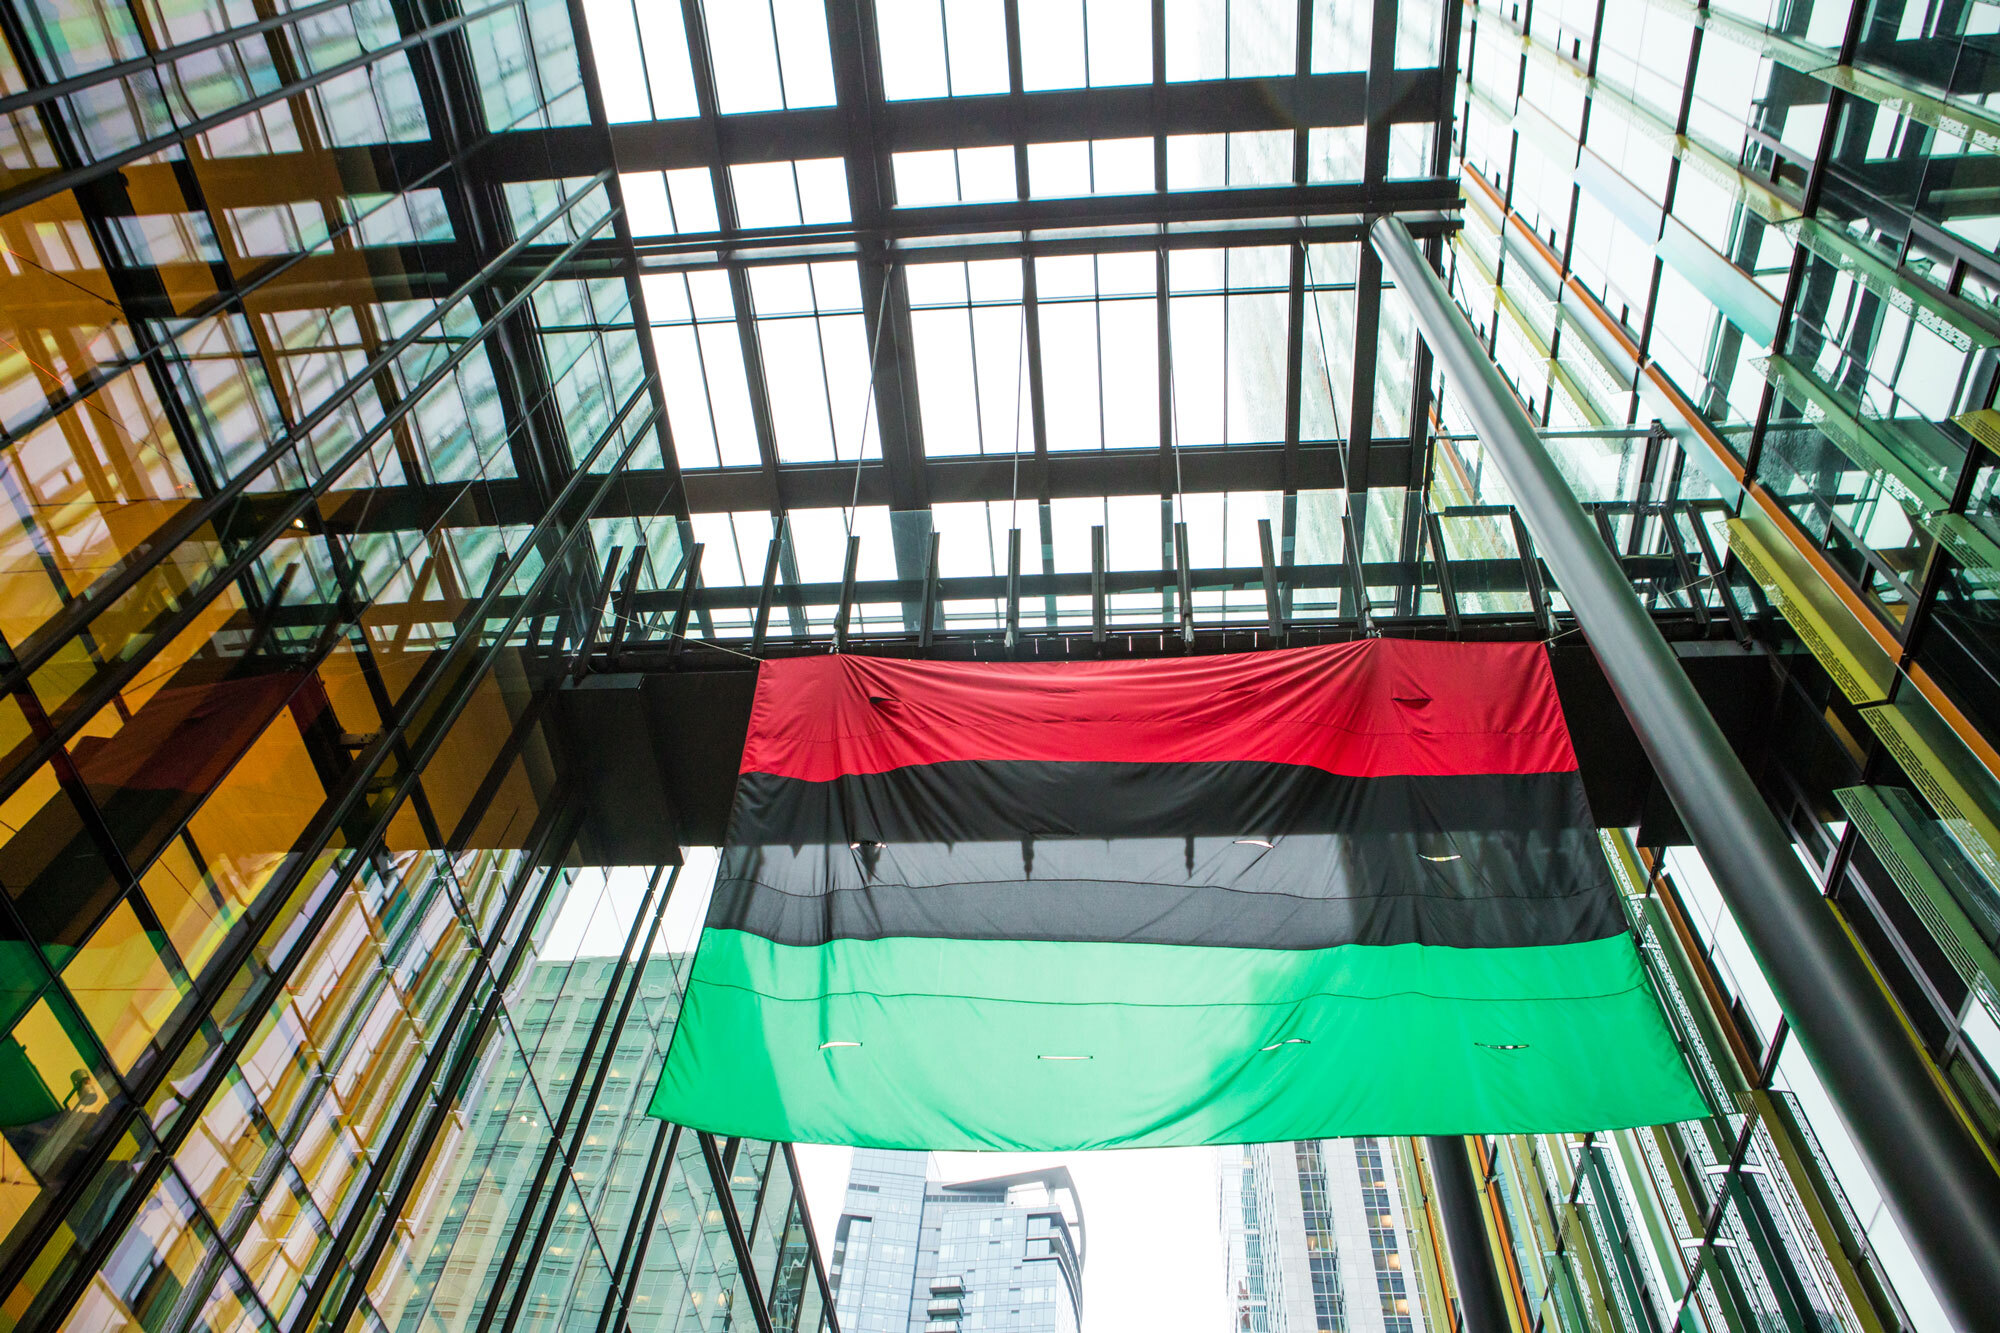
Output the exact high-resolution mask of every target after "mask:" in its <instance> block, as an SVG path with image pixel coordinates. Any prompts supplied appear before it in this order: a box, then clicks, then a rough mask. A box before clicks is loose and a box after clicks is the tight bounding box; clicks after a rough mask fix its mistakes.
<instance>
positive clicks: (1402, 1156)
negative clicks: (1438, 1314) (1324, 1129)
mask: <svg viewBox="0 0 2000 1333" xmlns="http://www.w3.org/2000/svg"><path fill="white" fill-rule="evenodd" d="M1216 1167H1217V1176H1218V1180H1219V1183H1220V1189H1219V1192H1218V1194H1219V1199H1220V1203H1221V1208H1222V1213H1221V1219H1222V1233H1223V1240H1224V1246H1225V1253H1226V1255H1227V1262H1226V1269H1225V1273H1224V1280H1225V1284H1226V1287H1227V1290H1228V1298H1227V1299H1228V1309H1229V1327H1230V1328H1232V1329H1234V1330H1237V1333H1423V1331H1424V1330H1425V1329H1428V1328H1431V1327H1433V1326H1434V1325H1433V1323H1432V1316H1431V1309H1432V1307H1431V1306H1430V1305H1429V1303H1428V1302H1429V1300H1430V1298H1431V1293H1432V1292H1434V1291H1435V1290H1436V1288H1435V1285H1434V1284H1435V1282H1436V1280H1437V1275H1436V1265H1435V1263H1434V1262H1433V1261H1432V1258H1431V1256H1432V1254H1433V1253H1434V1251H1433V1249H1432V1239H1431V1224H1430V1222H1429V1221H1428V1219H1427V1217H1426V1215H1425V1214H1424V1212H1423V1207H1424V1204H1423V1194H1422V1191H1421V1190H1420V1189H1418V1188H1416V1187H1415V1184H1414V1181H1413V1177H1414V1175H1415V1173H1416V1172H1417V1170H1418V1167H1417V1162H1416V1159H1415V1157H1414V1156H1413V1155H1412V1154H1411V1152H1410V1149H1409V1147H1408V1145H1407V1142H1405V1141H1399V1140H1392V1139H1381V1138H1359V1139H1305V1140H1301V1141H1299V1142H1296V1143H1259V1144H1246V1145H1244V1146H1243V1147H1240V1148H1220V1149H1217V1150H1216Z"/></svg>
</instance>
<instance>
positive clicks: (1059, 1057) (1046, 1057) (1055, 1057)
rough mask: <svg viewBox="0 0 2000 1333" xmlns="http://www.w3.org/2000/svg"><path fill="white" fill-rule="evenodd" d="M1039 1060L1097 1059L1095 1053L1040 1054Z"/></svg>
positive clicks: (1037, 1057)
mask: <svg viewBox="0 0 2000 1333" xmlns="http://www.w3.org/2000/svg"><path fill="white" fill-rule="evenodd" d="M1035 1058H1036V1059H1037V1060H1095V1059H1096V1058H1097V1057H1096V1056H1094V1055H1038V1056H1036V1057H1035Z"/></svg>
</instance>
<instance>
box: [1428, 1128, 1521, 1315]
mask: <svg viewBox="0 0 2000 1333" xmlns="http://www.w3.org/2000/svg"><path fill="white" fill-rule="evenodd" d="M1424 1155H1425V1156H1426V1157H1428V1158H1429V1159H1430V1164H1431V1189H1432V1191H1433V1194H1434V1196H1435V1197H1436V1199H1437V1204H1438V1219H1439V1220H1440V1221H1441V1222H1443V1223H1444V1241H1445V1249H1446V1251H1447V1253H1448V1257H1449V1258H1450V1260H1451V1285H1452V1289H1453V1290H1454V1291H1456V1292H1457V1293H1458V1310H1459V1317H1460V1321H1461V1322H1460V1323H1459V1326H1458V1327H1459V1333H1508V1330H1509V1329H1510V1328H1511V1327H1512V1325H1511V1324H1510V1323H1509V1321H1508V1319H1507V1302H1506V1298H1505V1297H1504V1296H1502V1295H1501V1291H1500V1271H1499V1267H1498V1264H1497V1263H1496V1257H1495V1255H1494V1253H1493V1246H1492V1245H1491V1244H1490V1243H1489V1242H1488V1238H1487V1235H1486V1210H1485V1209H1484V1208H1482V1207H1481V1206H1480V1203H1479V1180H1478V1176H1477V1175H1476V1174H1475V1173H1474V1171H1473V1169H1472V1148H1471V1145H1469V1144H1468V1143H1467V1142H1466V1141H1465V1140H1464V1139H1462V1138H1452V1137H1449V1136H1445V1135H1435V1134H1434V1135H1432V1136H1431V1137H1429V1138H1427V1139H1425V1140H1424Z"/></svg>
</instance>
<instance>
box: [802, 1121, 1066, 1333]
mask: <svg viewBox="0 0 2000 1333" xmlns="http://www.w3.org/2000/svg"><path fill="white" fill-rule="evenodd" d="M930 1166H931V1160H930V1157H929V1154H926V1153H913V1152H889V1151H883V1150H880V1149H872V1148H862V1149H857V1150H856V1152H855V1154H854V1166H853V1168H852V1171H851V1173H850V1174H849V1176H848V1181H847V1199H846V1202H845V1204H844V1205H843V1207H842V1210H841V1216H840V1223H839V1227H838V1230H837V1231H836V1232H835V1233H834V1239H833V1261H832V1268H831V1273H832V1281H833V1284H834V1305H835V1309H836V1310H837V1312H838V1313H839V1317H840V1324H841V1327H842V1328H845V1329H862V1330H867V1331H868V1333H961V1331H962V1333H975V1331H976V1330H992V1331H997V1330H1008V1331H1009V1333H1013V1331H1014V1330H1019V1331H1020V1333H1077V1330H1078V1329H1079V1328H1080V1327H1081V1323H1082V1319H1083V1259H1084V1228H1083V1205H1082V1201H1081V1200H1080V1199H1079V1198H1078V1197H1077V1192H1076V1187H1075V1185H1074V1183H1073V1182H1072V1181H1071V1180H1070V1177H1069V1172H1068V1170H1067V1169H1065V1168H1061V1167H1057V1168H1053V1169H1051V1170H1047V1171H1029V1172H1022V1173H1020V1174H1016V1175H1008V1176H995V1177H991V1178H988V1179H984V1180H965V1181H943V1180H938V1179H935V1178H933V1177H932V1176H931V1174H930Z"/></svg>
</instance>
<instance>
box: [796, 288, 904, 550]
mask: <svg viewBox="0 0 2000 1333" xmlns="http://www.w3.org/2000/svg"><path fill="white" fill-rule="evenodd" d="M895 275H896V263H895V261H894V260H890V261H889V262H888V263H886V264H884V265H883V266H882V299H881V300H879V301H877V302H876V303H875V309H876V312H877V313H876V316H875V339H874V342H875V345H874V346H873V347H871V348H869V349H868V393H867V394H866V398H867V401H866V402H864V403H863V404H862V406H861V435H860V438H858V439H856V440H855V442H854V490H853V491H852V492H851V493H850V494H849V495H848V497H847V508H846V509H844V510H843V511H841V518H842V521H843V523H844V525H845V526H846V529H847V535H848V536H850V537H852V536H853V535H854V511H855V510H856V509H858V508H859V507H860V505H861V462H862V460H863V459H865V458H866V457H867V456H868V423H869V422H870V421H871V420H873V419H874V412H875V369H876V367H877V366H879V365H880V364H881V360H882V328H883V326H884V325H885V324H887V323H888V322H889V280H890V279H891V278H893V277H894V276H895ZM813 305H814V307H815V309H817V307H818V305H819V299H818V297H817V296H815V297H814V298H813ZM815 318H817V316H816V315H815ZM828 424H831V423H828ZM833 461H834V462H836V463H838V462H839V461H840V437H839V436H835V437H834V440H833Z"/></svg>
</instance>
